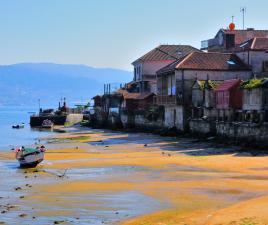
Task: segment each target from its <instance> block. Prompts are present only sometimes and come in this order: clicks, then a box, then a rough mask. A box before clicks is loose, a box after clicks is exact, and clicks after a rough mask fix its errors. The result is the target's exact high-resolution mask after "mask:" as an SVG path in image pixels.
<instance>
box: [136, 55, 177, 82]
mask: <svg viewBox="0 0 268 225" xmlns="http://www.w3.org/2000/svg"><path fill="white" fill-rule="evenodd" d="M173 61H174V60H163V61H150V62H143V63H135V64H134V71H135V68H136V71H139V68H140V70H141V73H140V74H139V73H136V80H142V75H155V76H156V71H157V70H160V69H161V68H163V67H165V66H167V65H168V64H170V63H172V62H173ZM154 79H155V78H154Z"/></svg>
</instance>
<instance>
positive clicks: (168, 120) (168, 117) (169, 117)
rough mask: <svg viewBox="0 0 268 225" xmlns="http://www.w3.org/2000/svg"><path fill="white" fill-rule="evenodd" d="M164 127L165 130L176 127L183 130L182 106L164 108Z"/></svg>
mask: <svg viewBox="0 0 268 225" xmlns="http://www.w3.org/2000/svg"><path fill="white" fill-rule="evenodd" d="M174 110H175V111H176V113H175V121H174ZM174 122H175V123H174ZM164 125H165V127H167V128H171V127H174V126H176V127H177V129H179V130H183V107H182V106H165V121H164Z"/></svg>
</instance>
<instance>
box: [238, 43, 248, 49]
mask: <svg viewBox="0 0 268 225" xmlns="http://www.w3.org/2000/svg"><path fill="white" fill-rule="evenodd" d="M246 45H248V42H246V43H244V44H242V45H240V46H239V47H240V48H244V47H245V46H246Z"/></svg>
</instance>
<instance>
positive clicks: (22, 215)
mask: <svg viewBox="0 0 268 225" xmlns="http://www.w3.org/2000/svg"><path fill="white" fill-rule="evenodd" d="M26 216H27V214H25V213H22V214H20V215H19V217H22V218H23V217H26Z"/></svg>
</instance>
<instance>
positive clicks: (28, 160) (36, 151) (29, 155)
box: [15, 146, 46, 168]
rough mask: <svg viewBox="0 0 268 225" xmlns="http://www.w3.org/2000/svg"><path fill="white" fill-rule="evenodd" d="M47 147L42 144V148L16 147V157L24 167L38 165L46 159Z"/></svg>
mask: <svg viewBox="0 0 268 225" xmlns="http://www.w3.org/2000/svg"><path fill="white" fill-rule="evenodd" d="M45 151H46V148H45V147H44V146H41V147H40V148H39V147H37V148H24V147H21V148H19V149H16V151H15V157H16V159H17V160H18V161H19V163H20V167H22V168H33V167H36V166H37V165H38V164H39V163H40V162H42V161H43V159H44V153H45Z"/></svg>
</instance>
